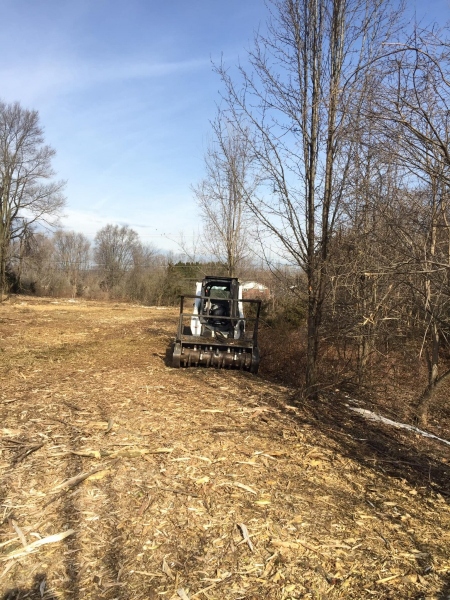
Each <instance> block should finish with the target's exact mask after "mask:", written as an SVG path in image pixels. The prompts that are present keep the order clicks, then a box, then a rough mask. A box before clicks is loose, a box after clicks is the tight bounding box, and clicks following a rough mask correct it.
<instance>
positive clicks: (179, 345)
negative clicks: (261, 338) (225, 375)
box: [172, 295, 261, 373]
mask: <svg viewBox="0 0 450 600" xmlns="http://www.w3.org/2000/svg"><path fill="white" fill-rule="evenodd" d="M185 299H194V300H195V301H197V302H198V301H200V302H201V303H202V304H203V303H205V305H206V309H205V312H202V313H200V314H199V313H198V312H192V311H189V312H187V311H186V307H185ZM214 300H219V301H220V303H221V305H222V306H224V305H228V310H226V311H225V312H227V313H228V315H231V316H225V315H223V314H221V315H220V317H217V316H215V315H213V314H212V313H210V310H209V306H210V303H211V301H214ZM241 303H243V304H244V303H245V304H248V305H253V306H254V307H255V308H254V310H252V312H254V313H255V314H254V315H251V316H250V317H244V316H243V314H242V312H241V311H239V306H242V304H241ZM194 306H195V302H194ZM249 308H250V307H249ZM260 310H261V300H250V299H242V298H226V299H224V298H217V299H215V298H212V297H210V296H204V295H184V296H181V297H180V318H179V322H178V331H177V335H176V339H175V344H174V350H173V359H172V364H173V366H174V367H200V366H202V367H215V368H219V369H220V368H225V369H240V370H244V371H250V372H251V373H257V372H258V367H259V350H258V322H259V314H260ZM193 319H194V320H198V322H199V323H200V325H201V334H200V335H193V334H192V329H191V323H192V322H193ZM230 321H231V324H232V325H233V326H234V327H235V329H238V331H239V333H238V337H237V338H236V337H226V336H225V335H223V334H222V333H221V331H220V326H219V327H217V323H218V322H220V323H221V324H224V323H226V322H230ZM236 324H238V325H239V327H238V328H236Z"/></svg>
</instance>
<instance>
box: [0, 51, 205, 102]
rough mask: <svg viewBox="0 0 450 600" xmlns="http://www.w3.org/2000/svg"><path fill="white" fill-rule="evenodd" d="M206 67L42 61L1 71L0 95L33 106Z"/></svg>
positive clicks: (197, 63) (175, 63)
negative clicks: (100, 87)
mask: <svg viewBox="0 0 450 600" xmlns="http://www.w3.org/2000/svg"><path fill="white" fill-rule="evenodd" d="M207 65H209V59H191V60H186V61H173V62H148V61H142V60H140V59H136V60H133V59H128V60H127V61H119V62H116V61H112V62H111V61H110V62H89V63H83V62H70V61H67V60H63V61H57V60H54V59H49V60H45V59H44V60H42V59H41V60H40V62H39V64H31V63H27V64H23V65H16V66H15V67H14V68H8V67H6V68H0V81H1V82H2V90H1V94H2V98H4V99H6V100H8V101H11V100H12V99H15V98H20V99H21V101H22V102H25V103H28V102H33V101H34V102H36V101H38V100H40V99H42V98H45V97H49V96H54V95H55V94H56V95H60V94H68V93H73V92H79V91H84V90H86V88H90V87H95V86H98V85H107V84H110V83H112V84H115V83H125V82H127V81H133V80H145V79H152V78H164V77H167V76H172V75H174V74H177V73H178V74H180V73H189V72H192V71H195V70H198V69H203V68H205V66H207Z"/></svg>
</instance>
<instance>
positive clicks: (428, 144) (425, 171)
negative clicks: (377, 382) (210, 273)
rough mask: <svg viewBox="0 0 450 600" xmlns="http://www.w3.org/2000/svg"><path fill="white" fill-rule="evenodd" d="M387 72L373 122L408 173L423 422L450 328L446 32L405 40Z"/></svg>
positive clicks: (403, 230)
mask: <svg viewBox="0 0 450 600" xmlns="http://www.w3.org/2000/svg"><path fill="white" fill-rule="evenodd" d="M385 73H386V75H385V77H384V79H383V87H382V89H381V92H382V93H380V94H379V95H378V104H377V105H376V107H375V110H374V111H373V113H372V117H373V118H374V119H375V120H377V121H378V122H379V123H380V124H381V125H382V126H383V127H382V136H381V139H382V140H383V141H384V144H385V146H389V147H390V151H391V152H392V153H393V154H395V159H396V161H397V163H398V164H399V165H400V167H401V168H402V169H403V170H404V171H406V172H407V173H408V176H409V182H410V188H411V189H412V193H410V203H409V204H410V207H414V217H413V219H410V220H409V221H408V222H407V224H406V226H403V225H402V224H399V226H398V231H399V232H400V234H401V235H400V237H399V244H400V247H401V250H402V252H403V256H404V261H405V264H406V265H408V270H409V272H410V284H411V289H412V290H414V298H415V302H416V309H417V310H418V312H419V313H420V315H421V322H422V330H423V344H422V350H421V352H422V351H423V352H424V354H425V357H426V360H427V365H428V385H427V387H426V389H425V390H424V392H423V393H422V394H421V397H420V399H419V402H418V416H419V418H420V420H421V421H422V422H425V421H426V418H427V407H428V403H429V401H430V399H431V397H432V395H433V392H434V389H435V388H436V386H437V385H438V383H439V382H440V381H442V380H443V378H445V377H447V376H448V375H450V371H449V372H448V373H445V374H444V375H443V376H442V375H440V374H439V354H440V347H441V344H442V341H443V340H444V339H445V338H446V337H447V336H448V334H449V329H450V322H449V319H448V317H447V314H448V305H449V282H448V281H447V278H448V273H449V268H450V222H449V219H450V212H449V209H450V203H449V200H450V197H449V186H450V150H449V148H450V38H449V35H448V31H444V32H442V31H439V30H437V28H432V29H431V30H421V29H419V28H418V27H416V28H415V30H414V32H413V34H412V35H411V36H410V38H409V39H407V40H406V41H401V42H398V43H395V44H392V45H391V47H390V52H389V53H388V56H387V58H386V62H385Z"/></svg>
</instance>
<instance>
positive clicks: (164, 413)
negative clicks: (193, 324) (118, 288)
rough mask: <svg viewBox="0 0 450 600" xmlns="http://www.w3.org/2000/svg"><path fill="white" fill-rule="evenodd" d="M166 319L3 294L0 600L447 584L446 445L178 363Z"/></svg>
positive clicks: (238, 377)
mask: <svg viewBox="0 0 450 600" xmlns="http://www.w3.org/2000/svg"><path fill="white" fill-rule="evenodd" d="M175 327H176V311H174V310H172V309H166V310H158V309H155V308H143V307H136V306H130V305H122V304H121V305H112V304H106V303H104V304H102V303H95V302H89V303H86V302H76V303H75V302H71V301H59V302H55V301H53V302H52V301H50V300H43V299H40V300H37V299H36V300H35V299H31V298H28V299H25V300H24V301H20V300H19V301H18V302H16V303H15V304H4V305H2V306H1V307H0V417H1V420H0V443H1V446H0V450H1V454H0V470H1V484H0V504H1V512H0V597H1V599H2V600H6V599H8V600H12V599H13V598H14V599H17V600H18V599H20V598H45V599H47V600H51V599H56V598H67V599H73V598H83V599H85V598H95V599H97V598H105V599H109V600H112V599H114V598H116V599H121V600H122V599H133V600H135V599H136V600H137V599H140V598H142V599H144V598H145V599H147V600H149V599H150V600H151V599H155V598H168V599H171V598H176V599H179V598H181V599H186V598H188V599H190V600H194V599H199V600H208V599H210V600H212V599H217V600H218V599H225V598H226V599H232V600H238V599H239V598H242V599H243V598H245V599H248V600H250V599H254V600H256V599H262V598H267V599H270V600H278V599H280V600H281V599H284V600H288V599H297V598H314V599H319V598H320V599H322V598H327V599H337V598H354V599H361V598H377V599H381V598H383V599H388V598H391V599H394V598H414V599H417V600H418V599H419V598H422V599H428V600H431V599H438V598H439V599H444V598H447V597H450V551H449V542H450V509H449V502H448V501H449V495H447V494H448V493H449V490H448V486H447V487H446V481H447V482H448V474H449V470H448V469H447V466H446V462H445V461H446V460H448V455H449V452H448V447H445V446H442V447H440V446H439V443H438V442H434V441H432V440H428V441H422V440H420V439H415V440H410V439H409V438H408V436H411V434H408V433H399V432H398V431H396V432H393V433H391V432H388V431H385V430H381V429H380V428H379V426H378V429H373V428H372V429H370V430H369V429H368V428H369V425H367V424H364V423H363V422H362V421H361V420H360V419H358V417H354V416H353V415H351V414H350V413H348V411H346V409H345V407H343V405H342V400H341V399H340V398H338V397H337V396H336V398H335V399H334V402H333V403H329V402H328V403H325V402H324V403H319V405H317V406H314V407H307V406H293V405H292V402H293V401H292V394H293V390H290V389H288V388H286V387H282V386H279V385H275V384H272V383H267V382H265V381H264V380H263V379H262V378H259V377H254V376H252V375H249V374H246V373H239V372H222V371H214V370H205V369H203V370H201V369H191V370H174V369H172V368H170V367H169V366H167V365H166V349H167V346H168V344H169V343H170V340H171V338H172V337H173V334H174V331H175ZM338 406H339V410H337V407H338ZM341 417H342V418H341ZM402 436H403V437H402ZM373 440H376V441H377V443H378V445H379V446H378V447H374V443H372V442H373ZM375 446H376V444H375ZM446 457H447V458H446ZM426 465H428V466H429V471H428V472H427V473H426V474H425V470H424V469H425V466H426Z"/></svg>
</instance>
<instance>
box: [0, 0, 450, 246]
mask: <svg viewBox="0 0 450 600" xmlns="http://www.w3.org/2000/svg"><path fill="white" fill-rule="evenodd" d="M407 6H408V9H409V10H410V11H412V10H414V9H415V10H416V11H417V14H418V16H419V15H420V16H421V14H422V11H423V10H424V8H423V7H424V4H422V1H421V0H407ZM426 7H427V9H428V12H427V13H426V16H425V22H427V21H433V20H435V19H436V20H438V21H439V22H440V23H441V24H442V23H443V22H444V21H447V20H448V18H449V16H450V11H449V0H428V1H427V3H426ZM0 17H1V21H2V26H1V27H0V97H1V99H2V100H3V101H6V102H12V101H16V100H17V101H19V102H20V103H21V104H22V105H23V106H24V107H26V108H32V109H37V110H38V111H39V113H40V117H41V123H42V125H43V126H44V129H45V136H46V141H47V142H48V143H49V144H50V145H52V146H53V147H54V148H55V149H56V151H57V156H56V159H55V161H54V167H55V169H56V171H57V173H58V177H59V178H61V179H67V180H68V184H67V189H66V195H67V200H68V203H67V208H66V210H65V215H66V216H65V217H64V218H63V220H62V224H63V225H64V227H65V228H67V229H73V230H75V231H80V232H83V233H85V234H86V235H88V236H89V237H93V236H94V235H95V233H96V231H98V229H100V228H101V227H102V226H104V225H106V224H107V223H119V224H124V223H126V224H128V225H130V226H131V227H133V228H134V229H135V230H136V231H138V233H139V234H140V236H141V238H142V240H143V241H144V242H149V243H153V244H154V245H155V246H156V247H158V248H160V249H162V250H169V249H171V250H174V251H177V249H178V246H177V244H176V241H177V240H178V239H179V235H180V232H182V231H184V233H185V235H186V236H187V237H188V238H189V236H191V235H192V234H193V232H195V231H196V230H198V228H199V219H198V215H197V209H196V204H195V201H194V199H193V196H192V192H191V190H190V186H191V185H192V184H195V183H197V182H198V180H199V179H200V178H201V177H202V175H203V155H204V152H205V149H206V146H207V144H208V139H209V135H210V127H209V120H210V119H212V118H213V117H214V114H215V105H216V103H217V102H219V101H220V96H219V93H218V92H219V90H220V88H221V84H220V81H219V79H218V77H217V76H216V75H215V74H214V73H213V71H212V67H211V59H212V60H214V61H218V60H220V57H221V55H223V57H224V60H225V62H226V63H227V64H229V65H233V64H236V63H237V61H238V59H239V57H241V59H245V55H246V52H245V48H248V47H250V46H251V44H252V38H253V32H254V30H255V29H257V28H258V27H259V26H263V24H264V22H265V20H266V8H265V5H264V1H263V0H0Z"/></svg>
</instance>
